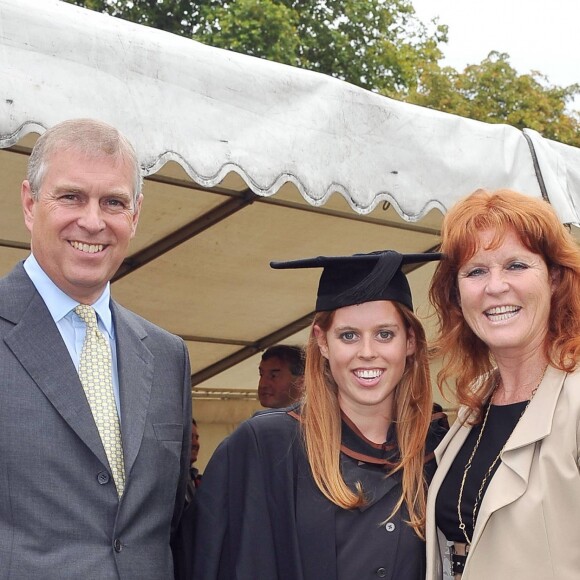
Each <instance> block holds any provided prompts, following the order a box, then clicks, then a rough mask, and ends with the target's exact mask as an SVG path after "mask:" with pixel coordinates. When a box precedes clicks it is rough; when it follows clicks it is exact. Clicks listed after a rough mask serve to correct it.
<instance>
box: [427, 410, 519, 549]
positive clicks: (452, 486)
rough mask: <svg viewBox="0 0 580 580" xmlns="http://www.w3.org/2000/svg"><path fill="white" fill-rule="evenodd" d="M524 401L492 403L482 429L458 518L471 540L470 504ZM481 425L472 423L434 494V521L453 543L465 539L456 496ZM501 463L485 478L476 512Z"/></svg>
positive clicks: (466, 480) (505, 439)
mask: <svg viewBox="0 0 580 580" xmlns="http://www.w3.org/2000/svg"><path fill="white" fill-rule="evenodd" d="M527 404H528V401H522V402H520V403H513V404H511V405H491V409H490V411H489V416H488V418H487V424H486V426H485V430H484V432H483V435H482V437H481V441H480V442H479V447H478V448H477V451H476V453H475V456H474V458H473V462H472V464H471V468H470V469H469V471H468V473H467V477H466V479H465V485H464V487H463V497H462V501H461V517H462V519H463V523H464V524H465V532H466V533H467V536H468V538H470V539H471V538H473V506H474V503H475V498H476V496H477V494H478V492H479V488H480V486H481V483H482V482H483V478H484V477H485V474H486V473H487V471H488V469H489V467H490V465H491V464H492V463H493V461H494V459H495V458H496V457H497V455H498V453H499V452H500V451H501V449H503V447H504V445H505V444H506V441H507V440H508V439H509V436H510V435H511V434H512V432H513V430H514V429H515V426H516V425H517V423H518V421H519V420H520V417H521V416H522V413H523V412H524V410H525V409H526V406H527ZM486 409H487V407H485V408H484V409H483V413H484V415H485V412H486ZM481 426H482V423H480V424H478V425H475V426H474V427H473V428H472V429H471V431H470V432H469V435H468V436H467V439H466V440H465V443H464V444H463V447H462V448H461V449H460V450H459V453H458V454H457V456H456V457H455V459H454V461H453V464H452V465H451V468H450V469H449V471H448V472H447V475H446V476H445V479H444V480H443V483H442V484H441V488H440V489H439V493H438V494H437V499H436V502H435V518H436V521H437V527H438V528H439V529H440V530H441V531H442V532H443V534H444V535H445V537H446V538H447V539H448V540H450V541H452V542H465V536H464V535H463V532H462V531H461V530H460V529H459V517H458V515H457V501H458V498H459V489H460V486H461V480H462V478H463V473H464V470H465V466H466V464H467V462H468V460H469V458H470V456H471V453H472V452H473V448H474V447H475V443H476V441H477V438H478V437H479V433H480V431H481ZM500 463H501V461H498V462H497V463H496V465H495V467H494V469H493V470H492V473H491V474H490V475H489V476H488V478H487V481H486V484H485V486H484V488H483V492H482V499H480V500H479V502H478V510H477V511H479V507H481V502H482V501H483V496H484V495H485V490H486V489H487V486H488V485H489V482H490V481H491V479H492V478H493V475H494V473H495V472H496V470H497V468H498V467H499V464H500ZM476 519H477V513H476Z"/></svg>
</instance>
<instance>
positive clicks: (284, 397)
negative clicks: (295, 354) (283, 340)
mask: <svg viewBox="0 0 580 580" xmlns="http://www.w3.org/2000/svg"><path fill="white" fill-rule="evenodd" d="M259 369H260V382H259V383H258V398H259V399H260V404H261V405H262V407H270V408H272V409H278V408H280V407H287V406H288V405H291V404H292V403H293V402H294V401H295V400H296V398H297V397H298V396H299V392H300V386H299V385H298V384H297V382H298V381H300V380H301V377H296V376H295V375H293V374H292V373H291V372H290V369H289V368H288V363H287V362H285V361H283V360H281V359H279V358H278V357H275V356H274V357H272V358H269V359H267V360H263V361H262V362H261V363H260V367H259Z"/></svg>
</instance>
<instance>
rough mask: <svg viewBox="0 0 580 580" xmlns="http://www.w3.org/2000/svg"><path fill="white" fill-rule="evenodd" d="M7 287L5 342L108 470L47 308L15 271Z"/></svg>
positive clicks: (23, 274) (21, 273) (80, 389)
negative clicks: (10, 326)
mask: <svg viewBox="0 0 580 580" xmlns="http://www.w3.org/2000/svg"><path fill="white" fill-rule="evenodd" d="M6 281H7V282H8V284H9V285H13V288H12V292H11V296H12V298H10V297H9V296H10V294H9V295H6V296H4V295H5V294H6V293H5V292H2V295H3V300H4V298H6V300H5V302H4V304H5V305H6V304H7V303H8V302H11V305H10V306H9V307H8V308H6V310H4V309H3V312H2V316H5V317H6V318H7V319H9V320H12V322H13V323H14V324H15V326H14V328H13V329H12V331H11V332H9V333H8V334H7V335H6V336H5V339H4V340H5V342H6V345H7V346H8V348H10V350H11V351H12V352H13V354H14V356H15V357H16V358H17V359H18V360H19V361H20V363H21V364H22V366H23V368H24V369H25V370H26V372H27V373H28V374H29V375H30V377H31V378H32V380H33V381H34V382H35V383H36V384H37V385H38V388H39V389H40V390H41V391H42V392H43V393H44V395H45V396H46V398H47V399H48V400H49V401H50V403H51V404H52V405H53V407H54V408H55V409H56V411H57V412H58V413H59V414H60V415H61V416H62V418H63V419H64V420H65V421H66V422H67V423H68V425H69V426H70V427H71V428H72V429H73V430H74V431H75V433H76V434H77V435H78V436H79V437H80V439H81V440H82V441H83V442H84V443H85V444H86V445H87V446H88V447H89V449H91V451H92V452H93V453H94V454H95V455H96V456H97V457H98V458H99V460H100V461H101V462H102V463H103V465H108V462H107V458H106V455H105V450H104V449H103V445H102V443H101V439H100V437H99V433H98V431H97V427H96V425H95V422H94V420H93V416H92V414H91V410H90V407H89V404H88V402H87V399H86V397H85V393H84V391H83V387H82V385H81V382H80V380H79V377H78V373H77V371H76V369H75V366H74V364H73V362H72V360H71V358H70V355H69V353H68V350H67V348H66V345H65V344H64V341H63V339H62V337H61V335H60V332H59V331H58V328H57V327H56V324H55V323H54V321H53V319H52V317H51V315H50V312H49V311H48V308H47V307H46V305H45V303H44V301H43V300H42V298H41V297H40V294H38V292H37V291H36V289H35V288H34V285H33V284H32V282H31V280H30V278H28V275H27V274H26V272H25V271H24V268H22V266H21V265H19V266H17V267H16V269H15V270H14V271H13V272H12V273H11V274H10V275H9V276H8V277H7V278H6Z"/></svg>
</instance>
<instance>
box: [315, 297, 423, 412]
mask: <svg viewBox="0 0 580 580" xmlns="http://www.w3.org/2000/svg"><path fill="white" fill-rule="evenodd" d="M314 332H315V335H316V338H317V341H318V346H319V348H320V352H321V353H322V355H323V356H324V357H325V358H327V359H328V362H329V364H330V370H331V372H332V376H333V377H334V380H335V382H336V384H337V386H338V402H339V405H340V408H341V409H342V410H343V411H344V412H345V413H346V414H347V415H349V410H350V411H351V412H352V411H354V412H355V413H364V414H368V413H369V412H373V411H374V412H377V413H380V414H381V415H383V416H387V417H391V416H392V407H393V400H394V394H395V389H396V387H397V385H398V383H399V381H400V380H401V377H402V376H403V372H404V370H405V365H406V361H407V357H408V356H410V355H412V354H413V353H414V352H415V336H414V334H413V332H412V331H410V330H407V329H406V328H405V323H404V321H403V318H402V317H401V315H400V314H399V312H398V311H397V309H396V308H395V306H394V305H393V303H392V302H389V301H386V300H381V301H376V302H366V303H364V304H358V305H355V306H346V307H345V308H339V309H338V310H336V312H335V313H334V318H333V321H332V324H331V326H330V328H329V329H328V331H327V332H324V331H323V330H322V329H321V328H320V327H319V326H315V327H314Z"/></svg>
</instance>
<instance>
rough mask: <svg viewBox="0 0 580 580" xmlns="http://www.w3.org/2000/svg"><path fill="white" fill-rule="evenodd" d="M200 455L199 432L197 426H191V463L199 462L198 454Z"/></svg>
mask: <svg viewBox="0 0 580 580" xmlns="http://www.w3.org/2000/svg"><path fill="white" fill-rule="evenodd" d="M198 453H199V432H198V431H197V426H196V425H192V426H191V463H195V462H196V461H197V454H198Z"/></svg>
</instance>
